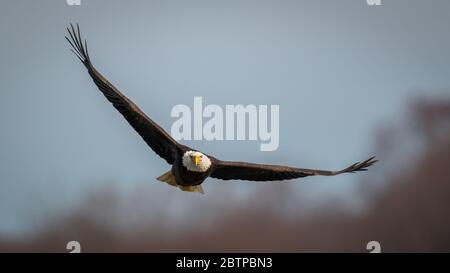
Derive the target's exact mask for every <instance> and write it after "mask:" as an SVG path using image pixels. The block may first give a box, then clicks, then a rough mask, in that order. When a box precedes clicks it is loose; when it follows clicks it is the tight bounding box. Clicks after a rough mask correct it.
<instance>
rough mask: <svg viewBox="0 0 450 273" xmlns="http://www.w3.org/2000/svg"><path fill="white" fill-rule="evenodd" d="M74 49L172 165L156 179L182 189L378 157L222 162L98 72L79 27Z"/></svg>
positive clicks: (73, 34)
mask: <svg viewBox="0 0 450 273" xmlns="http://www.w3.org/2000/svg"><path fill="white" fill-rule="evenodd" d="M67 31H68V34H69V35H68V36H66V37H65V38H66V40H67V41H68V42H69V44H70V46H71V47H72V48H71V51H72V52H73V53H74V54H75V55H76V56H77V57H78V58H79V59H80V61H81V62H82V63H83V64H84V66H85V67H86V68H87V71H88V73H89V75H90V76H91V77H92V79H93V80H94V83H95V84H96V85H97V87H98V89H99V90H100V91H101V92H102V93H103V95H104V96H105V97H106V98H107V99H108V101H109V102H111V103H112V105H113V106H114V107H115V108H116V109H117V110H118V111H119V112H120V113H121V114H122V115H123V116H124V117H125V119H126V120H127V121H128V123H129V124H130V125H131V126H132V127H133V128H134V129H135V130H136V131H137V132H138V134H139V135H140V136H141V137H142V138H143V139H144V141H145V142H146V143H147V144H148V145H149V146H150V148H151V149H152V150H153V151H154V152H155V153H156V154H158V155H159V156H160V157H162V158H163V159H164V160H165V161H166V162H167V163H168V164H170V165H172V168H171V169H170V170H169V171H168V172H166V173H164V174H163V175H161V176H160V177H158V178H157V180H159V181H162V182H166V183H168V184H169V185H172V186H175V187H178V188H180V189H181V190H183V191H190V192H200V193H203V189H202V186H201V184H202V183H203V182H204V181H205V179H206V178H208V177H213V178H217V179H222V180H249V181H279V180H287V179H295V178H300V177H306V176H313V175H324V176H333V175H338V174H342V173H354V172H359V171H366V170H367V168H368V167H369V166H371V165H372V164H374V163H375V162H376V161H377V160H375V159H374V157H371V158H369V159H367V160H365V161H363V162H357V163H355V164H353V165H351V166H349V167H347V168H345V169H342V170H340V171H325V170H315V169H303V168H295V167H288V166H279V165H265V164H256V163H248V162H231V161H222V160H219V159H216V158H214V157H213V156H210V155H207V154H205V153H202V152H200V151H198V150H196V149H193V148H190V147H187V146H185V145H182V144H180V143H178V142H176V141H175V140H174V139H173V138H172V137H171V136H170V135H169V134H168V133H167V132H166V131H164V130H163V129H162V128H161V127H160V126H159V125H158V124H156V123H155V122H154V121H153V120H152V119H150V118H149V117H148V116H147V115H145V114H144V112H142V111H141V110H140V109H139V108H138V107H137V106H136V104H134V103H133V102H132V101H131V100H130V99H128V98H127V97H126V96H124V95H123V94H122V93H121V92H120V91H119V90H118V89H117V88H116V87H114V85H112V84H111V83H110V82H109V81H108V80H107V79H106V78H105V77H103V76H102V74H100V72H98V71H97V70H96V69H95V68H94V66H93V65H92V63H91V59H90V57H89V52H88V47H87V42H86V40H84V42H83V40H82V39H81V35H80V28H79V26H78V25H77V28H76V29H75V28H74V26H73V25H72V24H70V28H67Z"/></svg>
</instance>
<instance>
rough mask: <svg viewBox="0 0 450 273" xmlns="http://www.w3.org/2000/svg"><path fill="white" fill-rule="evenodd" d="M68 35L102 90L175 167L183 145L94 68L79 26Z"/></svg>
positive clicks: (73, 50)
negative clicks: (174, 163)
mask: <svg viewBox="0 0 450 273" xmlns="http://www.w3.org/2000/svg"><path fill="white" fill-rule="evenodd" d="M67 31H68V32H69V36H70V38H69V37H67V36H66V39H67V41H68V42H69V43H70V45H71V46H72V49H71V50H72V52H73V53H75V55H76V56H77V57H78V58H79V59H80V61H81V62H82V63H83V64H84V66H86V68H87V70H88V72H89V75H91V77H92V79H93V80H94V82H95V84H96V85H97V87H98V89H100V91H101V92H102V93H103V95H105V97H106V98H107V99H108V101H110V102H111V103H112V104H113V106H114V107H115V108H116V109H117V110H118V111H119V112H120V113H121V114H122V115H123V116H124V117H125V119H126V120H127V121H128V123H129V124H130V125H131V126H132V127H133V128H134V129H135V130H136V131H137V132H138V133H139V135H141V137H142V138H143V139H144V140H145V142H146V143H147V144H148V145H149V146H150V147H151V148H152V149H153V151H155V152H156V153H157V154H158V155H159V156H161V157H162V158H164V159H165V160H166V161H167V163H169V164H173V162H174V160H175V159H174V158H175V152H176V150H177V149H179V148H180V146H179V144H178V143H177V142H176V141H175V140H174V139H173V138H172V137H171V136H170V135H169V134H168V133H167V132H165V131H164V130H163V129H162V128H161V127H160V126H159V125H158V124H156V123H155V122H154V121H153V120H151V119H150V118H149V117H147V116H146V115H145V114H144V113H143V112H142V111H141V110H140V109H139V108H138V107H137V106H136V105H135V104H134V103H133V102H132V101H131V100H130V99H128V98H127V97H125V96H124V95H123V94H122V93H121V92H120V91H119V90H118V89H117V88H116V87H114V85H112V84H111V83H110V82H109V81H108V80H107V79H106V78H105V77H103V76H102V74H100V73H99V72H98V71H97V70H96V69H95V68H94V66H93V65H92V63H91V60H90V58H89V52H88V49H87V42H86V40H84V43H83V41H82V39H81V35H80V28H79V26H78V25H77V29H76V30H75V28H74V27H73V25H72V24H70V29H69V28H67Z"/></svg>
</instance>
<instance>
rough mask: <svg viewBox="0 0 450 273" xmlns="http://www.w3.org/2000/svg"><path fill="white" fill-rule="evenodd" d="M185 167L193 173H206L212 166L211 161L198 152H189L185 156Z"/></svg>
mask: <svg viewBox="0 0 450 273" xmlns="http://www.w3.org/2000/svg"><path fill="white" fill-rule="evenodd" d="M183 166H185V167H186V169H188V170H189V171H192V172H201V173H203V172H206V171H207V170H208V169H209V167H210V166H211V160H210V159H209V158H208V157H207V156H206V155H204V154H202V153H200V152H197V151H187V152H185V153H184V155H183Z"/></svg>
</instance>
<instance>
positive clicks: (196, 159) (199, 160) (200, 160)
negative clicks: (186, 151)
mask: <svg viewBox="0 0 450 273" xmlns="http://www.w3.org/2000/svg"><path fill="white" fill-rule="evenodd" d="M200 162H202V158H201V157H200V156H199V155H196V156H194V164H195V165H198V164H200Z"/></svg>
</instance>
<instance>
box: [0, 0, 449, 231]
mask: <svg viewBox="0 0 450 273" xmlns="http://www.w3.org/2000/svg"><path fill="white" fill-rule="evenodd" d="M81 1H82V5H81V6H79V7H77V6H68V5H66V2H65V1H64V0H59V1H56V0H40V1H26V0H15V1H2V2H1V8H0V37H1V42H0V60H1V61H0V92H1V93H0V94H1V99H0V126H1V130H0V139H1V141H0V151H1V153H0V219H1V220H0V232H10V231H17V230H23V229H25V228H26V227H27V226H32V225H33V224H39V222H40V221H42V220H41V219H42V217H44V216H46V215H48V214H51V212H52V211H54V210H55V208H60V207H68V206H70V205H72V204H74V203H76V201H77V200H78V198H79V197H80V196H82V195H83V194H84V192H85V191H86V190H87V189H91V188H96V187H98V185H99V184H102V185H103V184H105V183H106V181H110V180H111V181H113V182H114V183H115V184H116V185H119V187H121V188H122V189H123V190H127V189H129V188H131V189H132V188H134V187H136V185H138V184H139V185H141V184H145V185H146V183H148V185H149V187H154V188H155V192H156V193H160V192H163V191H172V190H173V189H171V188H168V187H163V186H162V185H161V186H160V185H158V186H157V185H156V184H155V183H153V184H150V183H151V182H153V181H154V178H155V177H157V176H159V175H160V174H161V173H163V172H165V171H167V170H168V168H169V166H168V165H166V164H165V163H164V162H163V161H162V160H160V159H159V157H157V156H156V155H154V154H153V152H151V151H150V149H148V148H147V146H146V145H145V143H144V142H143V141H142V140H141V139H140V137H139V136H138V135H137V134H136V133H135V132H134V131H133V130H132V129H131V127H129V125H128V124H127V123H126V122H125V121H124V119H123V118H122V117H121V116H120V115H119V114H118V113H117V112H116V110H115V109H113V107H112V106H111V105H110V104H109V103H107V102H106V100H105V98H104V97H102V96H101V94H100V93H99V92H98V91H97V89H96V87H95V86H94V84H93V83H92V81H91V79H90V78H89V77H88V75H87V73H86V71H85V69H84V68H83V67H82V65H81V64H80V63H79V62H78V60H77V59H76V58H75V57H74V56H73V55H72V54H71V53H70V51H69V47H68V45H67V42H66V41H65V40H64V35H65V27H66V26H67V25H68V23H69V22H74V23H80V26H81V30H82V33H83V36H84V37H85V38H86V39H87V40H88V43H89V48H90V54H91V57H92V59H93V62H94V65H96V67H97V68H98V69H99V70H100V71H101V72H102V73H103V74H104V75H105V76H106V77H107V78H109V79H110V81H112V82H113V83H114V84H116V86H117V87H118V88H119V89H121V90H122V91H123V92H124V93H125V94H126V95H127V96H129V98H131V99H132V100H134V101H135V102H136V103H137V104H138V105H139V106H140V107H141V109H142V110H143V111H144V112H146V113H147V114H148V115H149V116H150V117H152V118H153V119H154V120H155V121H157V122H158V123H160V124H161V126H163V127H164V128H165V129H166V130H170V126H171V124H172V122H173V119H172V118H171V117H170V111H171V109H172V107H173V106H174V105H176V104H187V105H191V106H192V104H193V97H194V96H202V97H203V101H204V103H205V104H218V105H221V106H224V105H226V104H244V105H245V104H256V105H258V104H279V105H280V147H279V149H278V150H277V151H275V152H261V151H259V143H258V142H248V141H243V142H239V141H234V142H217V141H216V142H206V141H204V142H199V141H190V142H187V143H186V144H188V145H192V146H195V147H197V148H199V149H202V150H204V151H205V152H207V153H211V154H214V155H216V156H217V157H219V158H223V159H230V160H232V159H233V160H248V161H257V162H266V163H278V164H289V165H295V166H302V167H308V168H325V169H337V168H341V167H344V166H345V165H347V164H349V163H353V162H354V161H358V160H362V159H365V158H366V157H367V156H368V155H371V154H372V153H373V152H374V142H373V140H374V136H373V134H374V133H375V131H376V128H378V127H379V126H381V125H382V124H383V122H386V121H389V120H392V119H397V118H398V116H399V115H400V114H401V113H402V112H403V110H404V109H405V105H406V104H407V102H408V100H409V99H410V98H412V97H415V96H419V95H421V96H430V97H434V96H441V95H445V94H447V93H448V90H450V77H449V72H450V54H449V48H450V35H449V26H450V16H448V14H449V11H450V2H449V1H446V0H434V1H425V0H422V1H419V0H395V1H394V0H384V1H383V6H381V7H369V6H367V4H366V3H365V1H364V0H346V1H334V0H328V1H325V0H323V1H317V0H309V1H286V0H284V1H275V0H272V1H249V0H246V1H206V0H205V1H181V0H180V1H147V0H146V1H144V0H133V1H119V0H93V1H88V0H81ZM447 95H448V94H447ZM354 179H355V178H354V177H351V176H342V177H336V178H327V180H329V181H327V182H325V181H324V182H323V183H320V182H321V181H322V180H323V178H310V179H308V181H304V183H299V185H298V187H297V188H298V190H299V192H303V194H304V193H305V192H306V193H308V194H307V195H308V196H309V197H311V198H312V199H322V198H324V199H326V198H327V197H328V196H329V195H330V194H337V195H340V196H345V195H346V194H347V193H349V192H351V190H352V185H354V183H352V182H354ZM315 182H317V183H315ZM294 183H295V182H294ZM227 187H237V188H239V189H242V191H243V192H245V191H247V190H251V188H252V185H249V184H244V185H243V184H240V183H232V184H229V185H227ZM222 189H223V186H218V183H217V182H216V181H214V180H210V181H209V183H207V184H206V185H205V190H206V191H207V193H208V194H207V196H206V197H205V198H210V199H211V200H213V198H214V196H215V195H220V194H221V190H222ZM176 196H177V198H180V200H178V201H177V202H178V203H177V204H178V205H180V206H183V205H187V204H189V202H192V199H194V198H196V197H192V196H186V195H176ZM185 198H186V199H185ZM311 202H313V201H311ZM34 212H35V213H34Z"/></svg>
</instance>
